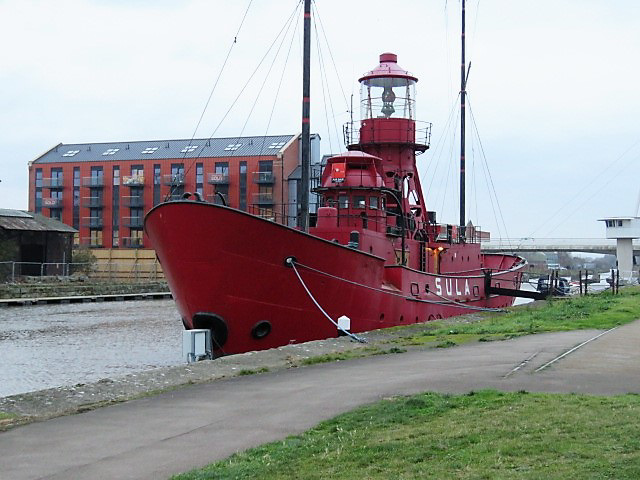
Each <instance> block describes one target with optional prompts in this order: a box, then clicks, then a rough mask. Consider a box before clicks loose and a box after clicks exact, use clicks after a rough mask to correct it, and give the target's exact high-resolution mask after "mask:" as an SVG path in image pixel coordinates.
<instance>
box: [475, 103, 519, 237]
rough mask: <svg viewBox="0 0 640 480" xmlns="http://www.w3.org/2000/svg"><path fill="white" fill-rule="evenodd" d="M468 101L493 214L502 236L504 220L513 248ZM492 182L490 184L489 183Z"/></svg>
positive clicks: (506, 233) (505, 230) (506, 232)
mask: <svg viewBox="0 0 640 480" xmlns="http://www.w3.org/2000/svg"><path fill="white" fill-rule="evenodd" d="M467 103H468V104H469V112H470V113H471V123H472V124H473V131H474V132H475V134H476V136H477V137H478V145H479V146H480V155H481V159H482V160H483V163H482V166H483V167H484V168H485V172H486V174H487V178H488V180H489V183H488V184H487V186H488V187H489V186H490V190H489V199H490V200H491V208H492V209H493V215H494V216H495V219H496V224H497V227H498V232H499V235H500V236H502V233H501V230H500V222H502V226H503V227H504V233H505V236H506V238H507V242H508V243H509V246H511V247H512V248H513V245H511V242H510V240H509V236H508V235H509V234H508V231H507V224H506V222H505V221H504V216H503V214H502V208H500V202H499V200H498V194H497V192H496V187H495V185H494V183H493V177H492V176H491V170H490V169H489V163H488V161H487V155H486V154H485V151H484V145H483V144H482V138H480V132H479V131H478V124H477V123H476V117H475V115H474V114H473V108H472V107H471V99H470V98H468V97H467ZM489 184H490V185H489ZM492 193H493V197H495V206H494V203H493V197H492V196H491V194H492ZM496 207H497V209H498V213H499V214H500V216H499V218H498V215H496Z"/></svg>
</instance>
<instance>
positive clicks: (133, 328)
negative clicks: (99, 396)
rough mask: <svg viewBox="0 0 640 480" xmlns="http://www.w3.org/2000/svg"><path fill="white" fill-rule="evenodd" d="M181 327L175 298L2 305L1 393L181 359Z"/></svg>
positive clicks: (122, 372)
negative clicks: (24, 305) (25, 305)
mask: <svg viewBox="0 0 640 480" xmlns="http://www.w3.org/2000/svg"><path fill="white" fill-rule="evenodd" d="M523 288H525V289H527V290H535V289H534V288H533V287H531V286H530V285H527V284H524V285H523ZM529 301H531V300H528V299H517V300H516V302H515V303H516V305H518V304H523V303H527V302H529ZM182 331H183V326H182V322H181V320H180V316H179V315H178V312H177V310H176V307H175V304H174V302H173V300H141V301H131V302H106V303H76V304H65V305H36V306H29V307H6V308H0V397H4V396H7V395H14V394H17V393H25V392H30V391H35V390H41V389H45V388H52V387H59V386H67V385H76V384H78V383H88V382H95V381H97V380H100V379H103V378H109V377H115V376H120V375H126V374H128V373H135V372H140V371H143V370H148V369H152V368H156V367H165V366H171V365H180V364H183V363H184V361H183V359H182Z"/></svg>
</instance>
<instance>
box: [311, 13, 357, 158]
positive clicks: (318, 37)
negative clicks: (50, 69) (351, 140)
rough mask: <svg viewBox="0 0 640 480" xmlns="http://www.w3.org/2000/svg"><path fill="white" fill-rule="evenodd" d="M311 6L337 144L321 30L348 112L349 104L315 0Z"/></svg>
mask: <svg viewBox="0 0 640 480" xmlns="http://www.w3.org/2000/svg"><path fill="white" fill-rule="evenodd" d="M313 6H314V11H315V15H314V16H313V21H314V26H315V29H316V39H317V41H318V58H319V59H320V62H321V64H322V71H323V73H324V77H325V83H326V85H327V92H328V95H329V105H330V107H331V114H332V118H333V127H334V130H335V135H336V141H337V143H338V145H340V136H341V135H340V133H339V129H338V125H337V123H336V118H337V116H338V115H336V113H335V109H334V103H333V99H332V97H331V89H330V88H329V77H328V74H327V71H328V69H327V68H326V67H325V64H326V63H325V61H324V56H323V54H322V49H321V48H320V45H321V44H320V32H322V37H323V39H324V43H325V44H326V46H327V50H328V52H329V57H330V58H331V63H332V64H333V70H334V72H335V74H336V80H337V81H338V86H339V87H340V92H341V93H342V99H343V101H344V104H345V107H346V112H349V111H350V108H351V107H350V106H349V103H348V102H347V97H346V95H345V93H344V88H343V86H342V82H341V81H340V75H339V73H338V68H337V66H336V62H335V59H334V58H333V51H332V49H331V45H330V44H329V40H328V38H327V34H326V32H325V30H324V25H323V23H322V18H321V17H320V12H318V8H317V5H316V2H315V1H313ZM316 17H317V18H318V25H320V30H319V29H318V27H317V25H316V23H315V19H316ZM327 121H328V120H327ZM327 129H328V127H327ZM327 134H328V135H329V142H330V143H331V135H330V133H329V131H327ZM331 149H332V151H333V148H332V147H331ZM338 149H339V150H340V148H339V147H338Z"/></svg>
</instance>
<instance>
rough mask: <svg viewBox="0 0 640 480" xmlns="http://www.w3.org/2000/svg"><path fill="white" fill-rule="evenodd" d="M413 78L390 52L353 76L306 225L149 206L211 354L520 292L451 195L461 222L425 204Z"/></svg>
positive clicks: (353, 331) (180, 303)
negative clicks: (352, 112)
mask: <svg viewBox="0 0 640 480" xmlns="http://www.w3.org/2000/svg"><path fill="white" fill-rule="evenodd" d="M308 4H309V0H306V1H305V12H306V13H305V22H307V21H309V16H308V14H309V8H308ZM463 8H464V2H463ZM305 30H307V29H305ZM306 58H307V60H308V53H307V55H306ZM463 64H464V60H463ZM417 81H418V79H417V78H416V77H414V76H413V75H411V74H410V73H409V72H408V71H406V70H404V69H403V68H401V67H400V65H399V64H398V61H397V56H396V55H395V54H393V53H383V54H382V55H380V59H379V64H378V65H377V66H376V67H375V68H373V69H372V70H371V71H370V72H368V73H366V74H365V75H363V76H362V77H361V78H360V79H359V83H360V86H361V95H360V103H361V111H362V112H363V116H362V118H361V120H360V122H359V123H358V124H355V123H354V124H350V126H349V128H348V129H347V135H346V137H347V151H345V152H344V153H341V154H339V155H335V156H333V157H331V158H329V159H328V161H327V163H326V166H325V167H324V170H323V172H322V176H321V181H320V186H319V187H318V188H317V189H316V193H317V194H319V196H320V206H319V208H318V209H317V218H316V219H315V221H314V222H312V225H311V226H309V225H308V218H309V217H308V213H307V212H306V210H305V209H306V208H308V207H307V206H305V205H303V207H302V210H303V211H302V214H301V217H300V223H299V225H298V226H297V227H295V228H294V227H289V226H286V225H282V224H279V223H276V222H274V221H271V220H269V219H265V218H261V217H259V216H255V215H251V214H249V213H246V212H244V211H241V210H237V209H234V208H230V207H227V206H224V205H219V204H213V203H207V202H204V201H201V200H200V198H199V197H197V196H196V197H190V198H185V199H182V200H178V201H170V202H165V203H162V204H159V205H158V206H156V207H155V208H153V209H152V210H151V211H150V212H149V213H148V214H147V216H146V219H145V231H146V233H147V235H148V236H149V238H150V240H151V242H152V244H153V246H154V248H155V250H156V253H157V256H158V259H159V261H160V263H161V264H162V268H163V271H164V273H165V276H166V278H167V282H168V284H169V287H170V289H171V292H172V293H173V297H174V299H175V301H176V304H177V307H178V310H179V312H180V315H181V316H182V321H183V323H184V326H185V328H187V329H194V328H203V329H208V330H210V331H211V338H212V350H213V354H214V355H215V356H219V355H226V354H234V353H241V352H247V351H251V350H262V349H268V348H273V347H278V346H282V345H287V344H290V343H299V342H306V341H310V340H316V339H324V338H329V337H336V336H338V335H344V334H348V335H351V336H354V338H358V337H357V333H359V332H364V331H369V330H374V329H379V328H388V327H394V326H398V325H408V324H412V323H418V322H427V321H430V320H434V319H439V318H445V317H450V316H454V315H460V314H463V313H468V312H470V311H474V310H485V309H495V308H502V307H507V306H510V305H512V303H513V299H514V298H513V296H510V295H505V294H504V293H502V294H495V293H494V291H493V290H492V289H494V288H495V289H497V290H495V291H500V292H504V291H506V290H507V288H505V287H512V288H514V289H518V288H519V287H520V284H521V282H522V270H523V268H524V267H525V265H526V261H525V260H524V259H522V258H520V257H518V256H514V255H506V254H483V253H482V252H481V250H480V238H481V236H482V235H481V232H479V231H477V230H476V229H475V228H474V227H473V226H467V225H468V224H467V223H466V222H465V221H464V216H463V215H464V203H463V201H462V200H461V202H462V207H461V209H460V210H461V220H460V224H459V225H451V224H440V223H437V221H436V214H435V212H433V211H430V210H427V206H426V203H425V200H424V197H423V192H422V188H421V185H420V179H419V173H418V169H417V167H416V154H417V153H422V152H424V151H426V150H427V149H428V148H429V136H430V124H427V125H426V126H425V127H421V126H419V125H418V124H417V122H416V119H415V118H414V117H415V111H416V108H415V107H416V105H415V87H416V83H417ZM305 82H307V83H306V85H307V86H308V79H306V80H305ZM464 82H465V80H464V75H463V93H464ZM308 96H309V95H308V91H307V92H305V98H306V100H305V102H307V103H306V104H303V122H302V126H303V135H302V151H303V159H302V169H303V184H304V182H305V178H304V177H305V171H308V139H307V147H306V150H307V152H306V153H305V136H307V137H308V135H309V121H308V112H309V110H308ZM461 109H462V113H463V114H464V95H462V105H461ZM462 147H464V140H462ZM305 155H307V158H306V160H305ZM461 159H462V161H464V148H462V150H461ZM305 161H306V164H305ZM463 166H464V164H462V167H463ZM462 170H463V171H464V168H462ZM307 181H308V177H307ZM462 190H463V189H462ZM303 197H304V196H303Z"/></svg>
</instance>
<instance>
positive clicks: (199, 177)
mask: <svg viewBox="0 0 640 480" xmlns="http://www.w3.org/2000/svg"><path fill="white" fill-rule="evenodd" d="M203 191H204V166H203V164H202V163H196V192H198V193H199V194H200V195H202V194H203Z"/></svg>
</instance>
